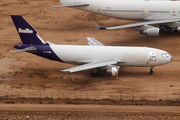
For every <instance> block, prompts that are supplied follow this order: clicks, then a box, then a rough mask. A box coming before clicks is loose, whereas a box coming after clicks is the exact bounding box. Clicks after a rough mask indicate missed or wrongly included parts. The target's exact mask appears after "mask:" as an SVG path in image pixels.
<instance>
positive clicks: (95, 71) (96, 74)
mask: <svg viewBox="0 0 180 120" xmlns="http://www.w3.org/2000/svg"><path fill="white" fill-rule="evenodd" d="M99 75H100V74H99V73H98V72H97V69H94V72H92V73H91V74H90V76H91V77H99Z"/></svg>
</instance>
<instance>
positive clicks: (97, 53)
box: [33, 45, 171, 67]
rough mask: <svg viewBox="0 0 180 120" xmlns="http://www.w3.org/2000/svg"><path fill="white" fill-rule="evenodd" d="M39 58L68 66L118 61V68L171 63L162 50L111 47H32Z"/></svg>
mask: <svg viewBox="0 0 180 120" xmlns="http://www.w3.org/2000/svg"><path fill="white" fill-rule="evenodd" d="M33 46H34V47H35V48H37V52H36V53H34V54H36V55H39V56H41V57H45V58H48V59H51V60H56V61H60V62H65V63H70V64H85V63H91V62H97V61H102V60H115V61H118V65H119V66H127V67H153V66H158V65H163V64H167V63H169V62H171V56H170V55H169V54H168V53H167V52H166V51H163V50H160V49H155V48H149V47H120V46H119V47H118V46H117V47H115V46H114V47H113V46H81V45H33Z"/></svg>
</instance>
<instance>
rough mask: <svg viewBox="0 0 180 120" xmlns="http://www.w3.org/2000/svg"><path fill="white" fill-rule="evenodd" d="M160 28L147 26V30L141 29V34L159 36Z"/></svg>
mask: <svg viewBox="0 0 180 120" xmlns="http://www.w3.org/2000/svg"><path fill="white" fill-rule="evenodd" d="M159 30H160V29H159V28H155V27H152V28H147V29H145V30H141V31H139V33H140V34H144V35H148V36H159Z"/></svg>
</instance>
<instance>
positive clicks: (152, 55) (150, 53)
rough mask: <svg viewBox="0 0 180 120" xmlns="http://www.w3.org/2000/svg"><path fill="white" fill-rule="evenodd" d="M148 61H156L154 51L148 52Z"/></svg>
mask: <svg viewBox="0 0 180 120" xmlns="http://www.w3.org/2000/svg"><path fill="white" fill-rule="evenodd" d="M149 61H156V52H149Z"/></svg>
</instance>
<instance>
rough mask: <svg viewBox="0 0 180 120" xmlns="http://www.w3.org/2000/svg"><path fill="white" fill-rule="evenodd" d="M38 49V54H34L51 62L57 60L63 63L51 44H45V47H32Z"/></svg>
mask: <svg viewBox="0 0 180 120" xmlns="http://www.w3.org/2000/svg"><path fill="white" fill-rule="evenodd" d="M32 46H33V47H35V48H36V49H37V52H36V53H32V54H35V55H38V56H41V57H44V58H47V59H50V60H55V61H58V62H63V61H62V60H61V59H60V58H59V57H58V56H57V55H56V54H55V53H54V51H53V50H52V49H51V47H50V45H49V44H44V45H32Z"/></svg>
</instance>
